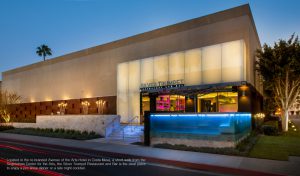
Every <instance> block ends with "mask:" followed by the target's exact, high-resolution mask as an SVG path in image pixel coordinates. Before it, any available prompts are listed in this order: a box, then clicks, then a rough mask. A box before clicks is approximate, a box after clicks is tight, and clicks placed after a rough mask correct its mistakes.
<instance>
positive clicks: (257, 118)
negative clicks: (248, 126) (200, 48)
mask: <svg viewBox="0 0 300 176" xmlns="http://www.w3.org/2000/svg"><path fill="white" fill-rule="evenodd" d="M253 117H254V120H255V124H256V127H259V126H261V125H262V123H263V122H264V118H265V114H264V113H257V114H255V115H254V116H253Z"/></svg>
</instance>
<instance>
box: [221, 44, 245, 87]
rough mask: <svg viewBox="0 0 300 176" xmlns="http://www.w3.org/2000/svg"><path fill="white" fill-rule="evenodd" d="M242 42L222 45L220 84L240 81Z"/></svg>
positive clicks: (241, 75)
mask: <svg viewBox="0 0 300 176" xmlns="http://www.w3.org/2000/svg"><path fill="white" fill-rule="evenodd" d="M242 79H243V42H242V41H240V40H238V41H233V42H227V43H223V44H222V82H234V81H242Z"/></svg>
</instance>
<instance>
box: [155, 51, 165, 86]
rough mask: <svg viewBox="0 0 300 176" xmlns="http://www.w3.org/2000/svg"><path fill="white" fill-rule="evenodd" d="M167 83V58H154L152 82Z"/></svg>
mask: <svg viewBox="0 0 300 176" xmlns="http://www.w3.org/2000/svg"><path fill="white" fill-rule="evenodd" d="M158 81H168V56H167V55H163V56H157V57H154V82H158Z"/></svg>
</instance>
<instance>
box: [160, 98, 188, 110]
mask: <svg viewBox="0 0 300 176" xmlns="http://www.w3.org/2000/svg"><path fill="white" fill-rule="evenodd" d="M184 110H185V96H180V95H160V96H158V97H157V98H156V111H184Z"/></svg>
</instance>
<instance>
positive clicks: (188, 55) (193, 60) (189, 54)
mask: <svg viewBox="0 0 300 176" xmlns="http://www.w3.org/2000/svg"><path fill="white" fill-rule="evenodd" d="M184 70H185V76H184V84H185V85H188V86H191V85H199V84H201V81H202V80H201V75H202V73H201V49H193V50H188V51H186V52H185V63H184Z"/></svg>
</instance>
